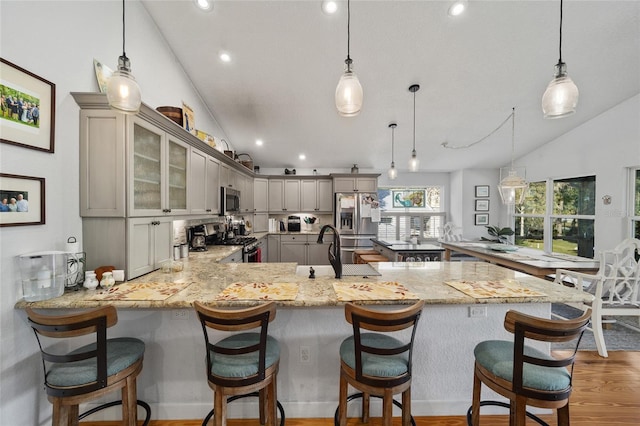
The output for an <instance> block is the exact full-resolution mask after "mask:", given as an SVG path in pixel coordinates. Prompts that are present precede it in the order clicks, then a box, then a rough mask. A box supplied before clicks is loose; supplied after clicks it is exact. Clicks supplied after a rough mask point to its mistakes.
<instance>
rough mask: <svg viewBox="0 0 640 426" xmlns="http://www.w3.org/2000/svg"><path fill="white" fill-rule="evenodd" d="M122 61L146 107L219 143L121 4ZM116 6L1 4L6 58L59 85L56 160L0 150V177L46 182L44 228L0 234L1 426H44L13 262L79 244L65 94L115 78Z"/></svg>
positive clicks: (159, 46)
mask: <svg viewBox="0 0 640 426" xmlns="http://www.w3.org/2000/svg"><path fill="white" fill-rule="evenodd" d="M126 7H127V10H126V11H127V12H126V15H127V31H126V42H127V44H126V52H127V56H128V57H129V58H130V59H131V64H132V70H133V74H134V75H135V76H136V79H137V81H138V83H139V84H140V87H141V90H142V99H143V102H145V103H146V104H148V105H150V106H152V107H154V108H155V107H157V106H161V105H172V106H180V105H181V103H182V101H183V100H184V101H185V102H186V103H187V104H188V105H190V106H191V107H192V108H193V109H194V111H195V118H196V127H197V128H198V129H201V130H203V131H206V132H208V133H211V134H213V135H215V136H219V137H225V138H226V135H224V132H223V131H222V129H220V128H219V126H218V125H217V123H216V122H215V120H214V119H213V118H212V117H211V116H210V115H209V113H208V112H207V110H206V108H205V107H204V105H203V103H202V102H201V100H200V98H199V96H198V94H197V93H196V92H195V91H194V89H193V87H192V85H191V83H190V81H189V80H188V79H187V78H186V76H185V75H184V72H183V70H182V68H181V66H180V64H179V63H177V61H176V59H175V57H174V56H173V54H172V53H171V51H170V50H169V49H168V47H167V46H166V45H165V43H164V40H163V39H162V38H161V36H160V34H159V32H158V30H157V28H156V26H155V24H154V23H153V21H152V20H151V19H150V17H149V16H148V14H147V12H146V10H145V9H144V8H143V6H142V5H141V4H140V3H138V2H136V1H127V5H126ZM121 22H122V3H121V2H118V1H66V2H65V1H55V2H51V1H42V2H36V1H4V0H3V1H2V2H0V52H1V56H2V58H4V59H6V60H8V61H10V62H13V63H14V64H16V65H19V66H21V67H22V68H25V69H27V70H29V71H31V72H32V73H34V74H36V75H39V76H41V77H42V78H44V79H47V80H49V81H51V82H53V83H55V84H56V128H55V130H56V132H55V153H53V154H47V153H42V152H39V151H34V150H29V149H24V148H19V147H15V146H11V145H7V144H0V170H1V171H2V173H11V174H18V175H25V176H37V177H44V178H45V179H46V208H47V212H46V224H45V225H40V226H19V227H8V228H7V227H3V228H1V229H0V262H1V263H0V280H1V281H0V339H1V343H2V344H1V345H0V424H2V425H18V424H20V425H28V424H29V425H36V424H46V423H50V418H49V417H48V416H50V413H51V404H49V402H47V400H46V398H45V397H44V392H43V391H42V372H41V369H40V365H41V364H40V362H39V358H40V355H39V352H38V349H37V346H36V342H35V339H34V337H33V333H32V332H31V330H30V329H29V327H28V326H27V325H26V323H25V322H24V315H23V312H19V311H15V310H14V309H13V305H14V303H15V301H16V300H18V299H19V298H20V297H21V290H20V288H19V282H18V273H19V271H18V269H17V268H15V266H14V259H15V256H16V255H19V254H24V253H29V252H34V251H40V250H51V249H62V248H63V247H64V242H65V241H66V240H67V238H68V237H69V236H75V237H77V238H79V239H80V237H81V232H82V226H81V220H80V216H79V199H78V193H79V182H78V180H79V167H78V134H79V132H78V126H79V122H78V111H79V109H78V107H77V105H76V103H75V102H74V100H73V98H72V97H71V96H70V94H69V93H70V92H97V91H98V85H97V82H96V77H95V73H94V69H93V59H94V58H95V59H97V60H99V61H101V62H102V63H103V64H105V65H107V66H109V67H110V68H112V69H115V68H116V65H117V59H118V56H120V55H121V54H122V26H121Z"/></svg>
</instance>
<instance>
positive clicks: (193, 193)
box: [188, 148, 220, 214]
mask: <svg viewBox="0 0 640 426" xmlns="http://www.w3.org/2000/svg"><path fill="white" fill-rule="evenodd" d="M219 169H220V163H219V162H218V160H216V159H215V158H213V157H211V156H209V155H207V154H205V153H204V152H202V151H199V150H197V149H194V148H191V159H190V164H189V170H190V173H189V184H188V187H189V204H190V209H189V211H190V212H191V214H217V213H218V212H219V211H220V204H219V201H220V186H219V184H218V179H219Z"/></svg>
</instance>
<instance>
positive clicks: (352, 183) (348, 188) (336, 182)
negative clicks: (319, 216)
mask: <svg viewBox="0 0 640 426" xmlns="http://www.w3.org/2000/svg"><path fill="white" fill-rule="evenodd" d="M332 176H333V192H376V191H377V190H378V176H380V175H358V176H354V175H335V174H332Z"/></svg>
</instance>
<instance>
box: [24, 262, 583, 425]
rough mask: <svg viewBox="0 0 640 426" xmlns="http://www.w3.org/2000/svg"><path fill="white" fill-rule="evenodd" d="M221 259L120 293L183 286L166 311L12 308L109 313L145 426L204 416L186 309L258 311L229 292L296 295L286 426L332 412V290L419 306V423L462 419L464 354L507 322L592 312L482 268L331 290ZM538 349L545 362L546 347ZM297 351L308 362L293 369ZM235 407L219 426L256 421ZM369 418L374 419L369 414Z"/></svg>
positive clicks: (445, 267) (282, 305)
mask: <svg viewBox="0 0 640 426" xmlns="http://www.w3.org/2000/svg"><path fill="white" fill-rule="evenodd" d="M220 256H222V254H221V253H219V252H218V251H217V250H209V251H208V252H204V253H196V254H193V253H192V254H191V255H190V257H189V258H188V260H187V261H185V262H184V269H183V270H182V271H181V272H177V273H163V272H162V271H156V272H153V273H150V274H147V275H145V276H142V277H139V278H137V279H135V280H133V281H131V282H130V283H127V284H135V283H137V284H151V283H157V285H158V286H162V285H174V284H181V285H183V286H184V287H183V288H182V289H181V290H180V291H179V292H177V293H176V294H174V295H172V296H170V297H168V298H166V299H165V300H112V301H105V300H96V297H95V296H94V297H92V296H91V294H90V292H88V291H85V290H80V291H77V292H67V293H65V294H64V295H63V296H61V297H59V298H55V299H50V300H46V301H41V302H33V303H27V302H22V301H21V302H18V303H17V304H16V308H20V309H21V308H24V307H26V306H28V305H30V306H32V307H35V308H43V309H76V308H89V307H94V306H99V305H101V304H105V303H109V304H113V305H114V306H116V307H117V308H118V312H119V318H120V321H119V323H118V325H117V326H116V327H114V328H113V329H111V330H110V336H123V335H130V336H135V337H139V338H141V339H142V340H144V341H145V342H146V344H147V351H146V354H145V365H144V369H143V372H142V374H141V376H140V378H139V381H138V395H139V398H141V399H143V400H145V401H147V402H149V403H150V404H151V405H152V408H153V418H156V419H195V418H204V416H205V415H206V413H207V412H208V411H209V410H210V409H211V405H212V395H211V390H210V389H209V388H208V386H207V383H206V377H205V376H204V374H203V373H204V370H203V369H204V342H203V338H202V330H201V328H200V325H199V323H198V321H197V319H196V315H195V312H194V311H193V309H192V307H191V304H192V302H193V301H194V300H200V301H203V302H205V303H207V304H210V305H216V306H247V305H252V304H256V303H260V302H259V301H257V300H216V297H217V296H218V295H219V294H220V293H221V292H222V291H223V290H224V289H225V288H227V287H228V286H229V285H231V284H233V283H238V282H241V283H294V284H296V285H297V289H298V291H297V294H296V295H295V297H293V298H292V299H291V300H279V301H277V304H278V313H277V316H276V319H275V320H274V321H273V323H271V325H270V329H269V331H270V333H271V334H272V335H273V336H274V337H276V338H278V339H279V340H280V343H281V361H280V372H279V376H278V380H279V383H278V399H279V401H280V402H281V403H282V404H283V406H284V408H285V410H286V415H287V417H290V418H296V417H332V416H333V413H334V410H335V408H336V404H337V399H338V376H339V363H340V361H339V354H338V348H339V346H340V342H341V341H342V339H344V338H345V337H346V336H348V335H350V334H351V332H352V330H351V326H350V325H349V324H348V323H346V321H345V319H344V313H343V307H342V306H343V305H344V303H345V302H344V301H341V300H338V296H337V295H336V291H334V286H333V284H334V283H336V282H340V283H352V284H362V283H383V282H397V283H400V284H401V285H402V286H404V287H406V289H407V290H408V291H409V292H410V293H411V294H413V295H415V296H416V298H420V299H423V300H425V301H426V302H427V306H426V308H425V309H424V311H423V316H422V319H421V322H420V324H419V326H418V334H417V337H416V346H415V353H414V381H413V386H412V399H413V414H414V415H420V416H428V415H461V414H464V413H465V412H466V409H467V408H468V406H469V405H470V403H471V387H472V378H473V347H474V346H475V344H476V343H478V342H479V341H482V340H486V339H495V338H509V337H510V336H509V334H507V333H506V332H505V331H504V329H503V326H502V322H503V320H504V315H505V313H506V311H507V310H509V309H517V310H519V311H522V312H526V313H529V314H532V315H538V316H545V317H549V315H550V306H551V303H552V302H577V301H587V300H591V296H590V295H588V294H587V293H578V292H575V291H574V290H570V289H565V288H563V287H562V286H556V285H554V284H553V283H550V282H547V281H544V280H541V279H538V278H535V277H531V276H529V275H526V274H523V273H519V272H516V271H513V270H510V269H506V268H502V267H499V266H496V265H492V264H489V263H484V262H451V263H449V262H423V263H417V262H416V263H404V262H403V263H391V262H390V263H380V264H374V267H375V268H377V270H378V272H379V273H381V275H380V276H369V277H368V278H363V277H344V278H343V279H342V280H336V279H335V278H334V277H333V275H332V274H330V275H325V276H317V277H316V278H315V279H309V278H307V275H308V272H307V271H308V267H305V268H303V271H302V273H300V272H299V273H298V274H296V269H297V268H296V266H297V265H296V264H294V263H276V264H272V263H262V264H260V263H257V264H218V263H216V259H218V258H220ZM459 280H471V281H482V280H497V281H500V280H516V281H517V282H519V283H520V284H521V285H522V286H523V287H526V288H527V289H530V290H531V291H534V292H537V293H539V295H538V296H535V297H493V298H475V297H471V296H469V295H467V294H465V293H463V292H461V291H459V290H456V289H455V288H453V287H451V286H450V285H447V284H445V281H459ZM358 303H362V304H372V305H389V306H391V305H398V304H410V303H413V299H400V300H367V301H362V302H358ZM383 308H384V306H381V309H383ZM472 308H473V309H472ZM25 326H26V325H25ZM542 348H543V349H547V350H548V346H542ZM302 349H304V352H305V354H306V353H307V352H308V354H309V355H310V356H309V357H301V352H302ZM37 363H38V362H36V361H35V360H34V366H33V368H38V367H39V366H38V365H36V364H37ZM245 401H246V402H245ZM245 401H243V402H241V401H237V402H234V403H233V404H231V405H230V406H229V411H230V417H235V416H246V417H253V416H255V413H256V411H255V410H254V409H255V407H254V406H253V404H255V402H254V401H251V400H245ZM374 402H377V401H374ZM352 405H353V406H351V407H350V416H351V415H356V412H357V409H358V407H357V405H358V404H352ZM372 410H373V411H372V413H373V415H377V414H376V413H377V411H376V410H377V408H372ZM105 415H108V414H105Z"/></svg>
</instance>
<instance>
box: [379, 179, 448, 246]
mask: <svg viewBox="0 0 640 426" xmlns="http://www.w3.org/2000/svg"><path fill="white" fill-rule="evenodd" d="M442 196H443V187H441V186H428V187H420V188H414V187H411V188H406V187H405V188H378V199H379V200H380V210H381V214H380V223H379V224H378V238H379V239H380V240H385V241H396V240H397V241H409V240H410V239H411V238H413V237H415V238H417V239H418V240H419V241H424V240H437V239H438V238H440V237H441V236H442V227H443V226H444V223H445V219H446V212H444V211H443V210H442Z"/></svg>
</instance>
